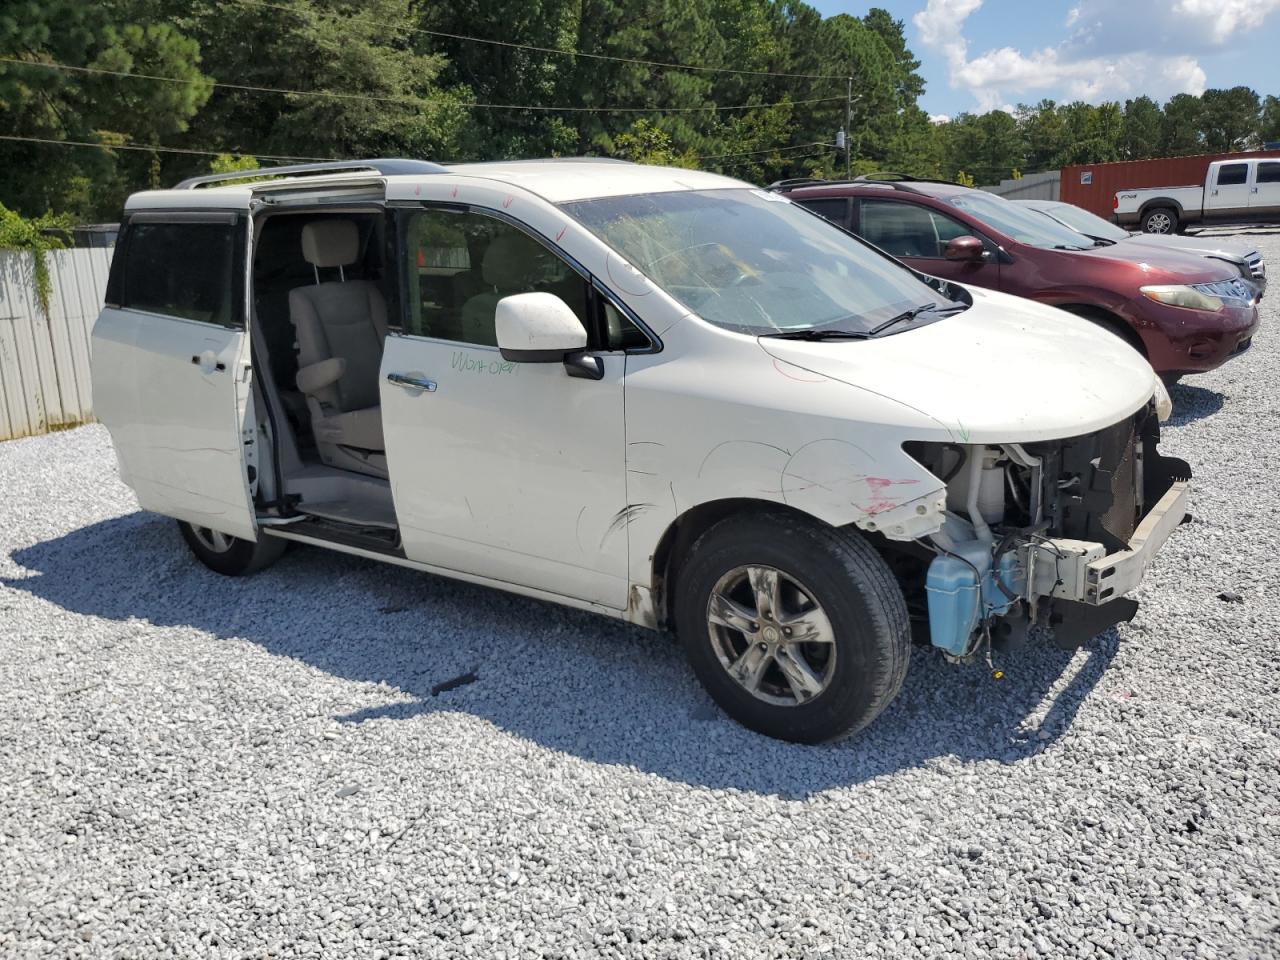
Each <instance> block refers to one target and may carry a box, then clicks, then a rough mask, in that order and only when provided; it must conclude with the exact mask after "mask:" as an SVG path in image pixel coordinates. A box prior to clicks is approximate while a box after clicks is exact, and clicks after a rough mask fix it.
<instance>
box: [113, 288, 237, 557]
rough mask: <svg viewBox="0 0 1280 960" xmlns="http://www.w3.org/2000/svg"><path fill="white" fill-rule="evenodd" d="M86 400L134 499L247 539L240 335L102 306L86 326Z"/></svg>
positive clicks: (147, 506) (213, 326)
mask: <svg viewBox="0 0 1280 960" xmlns="http://www.w3.org/2000/svg"><path fill="white" fill-rule="evenodd" d="M90 365H91V376H92V380H93V409H94V412H95V414H96V415H97V417H98V419H99V420H100V421H102V423H103V424H104V425H105V426H106V428H107V431H108V432H109V433H110V434H111V442H112V445H113V446H114V447H115V450H116V458H117V460H118V462H119V464H120V478H121V479H122V480H123V481H124V482H125V483H126V484H128V485H129V486H130V487H132V488H133V492H134V493H135V494H136V495H137V497H138V504H139V505H140V506H141V507H142V508H143V509H145V510H154V511H155V512H156V513H162V514H164V515H165V516H169V517H175V518H177V519H178V520H186V521H187V522H189V523H191V524H194V525H195V526H199V527H208V528H210V529H212V530H217V531H219V532H220V533H229V534H232V535H234V536H237V537H240V538H242V539H245V540H256V539H257V525H256V523H255V521H254V510H253V498H252V496H251V495H250V492H249V482H248V477H247V471H246V463H245V449H246V447H245V442H246V439H247V440H249V441H250V442H252V441H253V439H254V433H255V427H254V414H253V409H252V397H251V393H252V390H251V383H250V381H249V376H250V372H251V371H250V366H249V338H248V336H247V335H246V334H245V332H244V331H243V330H238V329H233V328H231V327H223V326H219V325H217V324H212V323H199V322H197V321H194V320H183V319H179V318H175V317H167V316H161V315H159V314H154V313H146V312H143V311H141V310H121V309H117V308H114V307H107V308H106V309H105V310H103V311H102V314H101V316H99V318H98V321H97V323H95V324H94V327H93V356H92V359H91V362H90Z"/></svg>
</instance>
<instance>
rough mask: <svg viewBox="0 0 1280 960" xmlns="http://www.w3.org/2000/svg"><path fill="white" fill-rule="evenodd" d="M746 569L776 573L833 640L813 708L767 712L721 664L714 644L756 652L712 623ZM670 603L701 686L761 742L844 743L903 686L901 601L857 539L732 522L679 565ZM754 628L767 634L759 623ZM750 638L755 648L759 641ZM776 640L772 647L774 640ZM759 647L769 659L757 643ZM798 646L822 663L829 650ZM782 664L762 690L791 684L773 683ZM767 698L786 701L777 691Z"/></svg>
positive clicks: (786, 523)
mask: <svg viewBox="0 0 1280 960" xmlns="http://www.w3.org/2000/svg"><path fill="white" fill-rule="evenodd" d="M745 567H757V568H758V567H765V568H772V569H774V570H775V571H778V572H780V573H781V574H782V575H783V578H784V580H786V581H787V582H788V584H789V586H788V587H787V588H786V589H791V588H798V590H802V591H804V592H798V591H793V592H792V596H793V597H796V598H798V599H799V601H801V602H803V601H804V600H805V599H810V600H812V602H814V603H816V604H817V607H818V612H819V613H822V614H825V618H826V621H827V623H828V625H829V627H830V633H831V636H832V642H831V643H830V648H831V652H829V653H826V656H827V657H833V658H834V663H830V662H829V661H825V658H823V661H822V662H823V663H824V664H825V665H824V666H823V667H822V669H824V670H825V671H826V675H824V679H825V686H824V687H823V688H822V689H821V692H820V693H817V694H816V695H815V696H813V698H812V699H807V700H804V701H803V702H801V698H800V696H799V694H798V693H795V691H794V689H793V690H792V693H793V694H794V696H795V702H793V703H791V704H789V705H780V704H778V703H774V702H766V701H765V700H764V699H761V698H760V696H759V694H757V693H752V692H751V691H750V690H748V689H747V688H746V687H745V686H743V685H741V684H740V683H739V681H738V680H735V679H734V678H733V677H732V676H731V675H730V673H729V667H728V666H727V664H726V663H725V662H723V661H722V659H721V653H720V652H718V650H717V644H718V643H719V644H722V645H723V644H724V643H725V640H724V639H720V640H718V639H717V637H721V638H725V637H728V638H730V639H732V638H734V637H736V638H737V639H736V641H734V642H739V643H740V645H741V648H742V649H743V650H745V649H746V648H747V647H750V646H752V645H753V643H754V641H753V640H751V639H749V636H748V634H747V633H744V632H740V631H735V630H733V629H732V628H728V627H724V626H716V625H715V624H714V623H712V622H711V620H710V619H709V604H710V603H711V600H712V596H713V593H715V591H716V589H717V587H718V586H720V585H721V584H722V583H724V582H725V579H726V578H728V577H732V576H734V575H735V574H736V572H737V571H739V570H742V569H743V568H745ZM754 585H755V582H754V581H752V582H751V586H752V587H754ZM809 595H811V596H809ZM674 599H675V621H676V631H677V633H678V634H679V636H680V639H681V642H682V643H683V644H684V648H685V651H686V653H687V654H688V656H689V661H690V663H691V664H692V666H693V670H694V673H695V674H697V677H698V679H699V680H700V681H701V682H702V684H703V686H704V687H705V688H706V689H707V692H708V693H710V694H711V697H712V698H713V699H714V700H715V701H716V703H718V704H719V705H720V706H721V707H722V708H723V709H724V711H725V712H726V713H728V714H729V716H731V717H732V718H733V719H735V720H737V721H738V722H739V723H741V724H742V725H743V726H745V727H748V728H750V729H752V730H755V731H757V732H759V733H763V734H765V735H767V736H770V737H776V738H778V739H780V740H791V741H795V742H798V743H821V742H823V741H827V740H834V739H837V738H839V737H843V736H848V735H849V734H852V733H854V732H856V731H857V730H860V729H861V728H863V727H865V726H866V725H867V724H869V723H870V722H871V721H872V720H874V719H875V718H876V717H877V716H878V715H879V714H880V713H881V711H883V710H884V708H885V707H886V706H888V705H889V703H890V701H892V700H893V698H894V697H895V696H896V695H897V693H898V690H899V689H901V687H902V682H903V679H904V678H905V677H906V673H907V664H908V661H909V659H910V656H911V631H910V626H909V618H908V615H907V605H906V601H905V600H904V599H903V596H902V590H901V588H900V587H899V586H898V583H897V581H896V580H895V579H894V576H893V573H892V571H891V570H890V569H889V566H888V565H887V564H886V563H885V562H884V560H883V559H881V557H880V556H879V555H878V554H877V553H876V552H875V551H874V550H872V549H871V547H870V545H868V544H867V542H866V541H865V540H863V539H862V537H861V536H859V535H858V534H857V533H855V532H852V531H841V530H836V529H834V528H832V527H827V526H823V525H822V524H819V523H818V522H816V521H812V520H806V519H804V518H799V517H796V516H794V515H789V514H784V513H761V514H757V515H753V516H749V517H741V516H739V517H729V518H727V519H725V520H722V521H721V522H719V523H718V524H716V525H715V526H713V527H712V528H711V529H710V530H708V531H707V532H706V533H704V534H703V535H702V536H701V537H699V538H698V540H697V542H695V543H694V545H693V547H692V548H691V549H690V551H689V553H688V555H687V556H686V557H685V559H684V562H683V563H682V564H681V565H680V569H679V572H678V582H677V583H676V584H675V597H674ZM757 607H758V605H757ZM810 612H812V611H810ZM800 615H801V616H804V615H805V614H804V613H802V614H800ZM765 619H768V617H767V616H766V618H765ZM769 622H770V623H773V622H780V621H774V620H770V621H769ZM793 622H794V621H793ZM755 626H758V627H760V628H761V630H764V629H767V628H766V627H765V626H764V623H763V621H758V622H757V623H756V624H755ZM788 632H789V631H788ZM754 636H755V637H756V639H761V638H762V637H763V634H762V633H757V634H755V635H754ZM772 639H773V640H774V641H777V640H778V637H777V635H776V633H775V634H774V635H773V638H772ZM785 643H791V641H785ZM757 646H758V649H759V650H764V649H765V645H764V643H763V642H761V643H760V644H758V645H757ZM799 646H800V647H801V648H803V649H804V650H808V651H812V650H814V649H815V646H816V649H817V650H818V652H819V656H821V655H822V653H824V652H825V651H827V649H828V645H827V644H821V645H813V644H800V645H799ZM779 649H780V647H779ZM788 649H795V647H794V646H792V647H789V648H788ZM731 652H736V651H731ZM783 655H785V656H788V657H789V656H791V654H783V653H780V654H779V658H775V659H774V661H773V662H772V665H771V666H770V667H768V668H766V670H765V673H764V674H763V676H764V678H765V681H764V682H761V681H757V686H758V687H764V686H766V685H767V680H768V678H769V677H770V676H773V677H775V679H780V680H781V681H783V682H786V683H790V681H788V680H787V676H786V674H783V673H781V672H778V673H776V674H770V673H769V671H770V670H777V671H780V670H781V668H780V667H778V663H780V662H781V659H780V658H781V657H782V656H783ZM742 656H743V657H745V653H743V654H742ZM739 662H740V661H739ZM792 665H793V664H792ZM810 665H811V664H810ZM828 675H829V676H828ZM773 689H775V690H783V691H784V693H785V688H784V687H783V686H782V684H780V683H775V684H774V686H773Z"/></svg>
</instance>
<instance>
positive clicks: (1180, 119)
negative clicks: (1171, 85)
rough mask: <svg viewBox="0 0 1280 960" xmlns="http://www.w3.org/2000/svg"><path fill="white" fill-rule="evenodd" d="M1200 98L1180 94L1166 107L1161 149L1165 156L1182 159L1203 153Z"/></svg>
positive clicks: (1161, 129)
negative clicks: (1189, 155)
mask: <svg viewBox="0 0 1280 960" xmlns="http://www.w3.org/2000/svg"><path fill="white" fill-rule="evenodd" d="M1202 111H1203V107H1202V105H1201V103H1200V98H1199V97H1195V96H1192V95H1191V94H1189V93H1179V94H1176V95H1175V96H1173V97H1170V98H1169V101H1168V102H1167V103H1166V104H1165V105H1164V122H1163V123H1162V124H1161V126H1160V148H1161V153H1162V155H1163V156H1166V157H1182V156H1187V155H1188V154H1193V153H1203V152H1204V149H1205V146H1204V141H1203V140H1202V138H1201V135H1200V114H1201V113H1202Z"/></svg>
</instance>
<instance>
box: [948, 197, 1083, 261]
mask: <svg viewBox="0 0 1280 960" xmlns="http://www.w3.org/2000/svg"><path fill="white" fill-rule="evenodd" d="M947 200H948V201H949V202H950V203H951V205H952V206H954V207H959V208H960V209H961V210H963V211H965V212H966V213H967V214H969V215H970V216H972V217H977V218H978V219H979V220H981V221H982V222H983V223H985V224H987V225H988V226H990V227H991V228H992V229H994V230H999V231H1000V232H1001V233H1003V234H1004V235H1005V236H1007V237H1012V238H1013V239H1014V240H1016V241H1018V243H1025V244H1026V245H1027V246H1029V247H1043V248H1045V249H1047V250H1088V249H1090V248H1091V247H1093V241H1092V240H1090V239H1089V238H1088V237H1086V236H1084V235H1082V234H1079V233H1076V232H1075V231H1074V230H1072V229H1070V228H1069V227H1064V226H1063V225H1062V224H1060V223H1057V222H1056V221H1054V220H1051V219H1050V218H1049V217H1046V216H1045V215H1044V214H1041V213H1036V212H1035V211H1034V210H1028V209H1027V208H1026V207H1020V206H1018V205H1017V204H1016V203H1014V202H1013V201H1012V200H1006V199H1005V198H1004V197H997V196H995V195H994V194H990V193H983V192H982V191H980V190H970V191H968V192H966V193H963V194H960V195H959V196H954V197H948V198H947Z"/></svg>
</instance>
